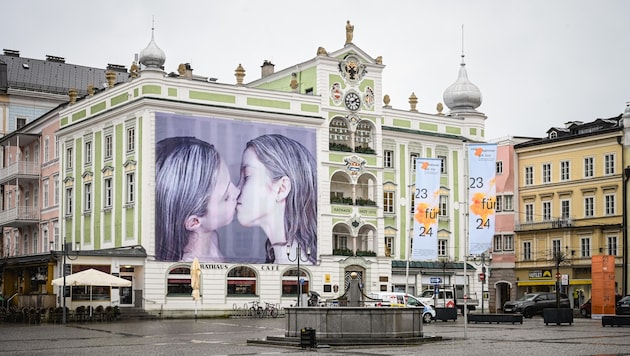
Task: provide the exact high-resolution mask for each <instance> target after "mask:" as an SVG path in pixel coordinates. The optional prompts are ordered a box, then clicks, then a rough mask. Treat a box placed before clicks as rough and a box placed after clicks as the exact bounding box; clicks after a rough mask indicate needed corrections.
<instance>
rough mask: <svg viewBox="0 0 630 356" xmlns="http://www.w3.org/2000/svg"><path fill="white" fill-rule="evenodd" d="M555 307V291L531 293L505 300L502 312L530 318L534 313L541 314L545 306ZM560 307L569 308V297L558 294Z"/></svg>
mask: <svg viewBox="0 0 630 356" xmlns="http://www.w3.org/2000/svg"><path fill="white" fill-rule="evenodd" d="M555 307H556V293H547V292H545V293H531V294H525V295H524V296H522V297H520V298H519V299H517V300H515V301H507V302H505V304H503V312H504V313H520V314H523V316H524V317H525V318H531V317H533V316H534V315H536V314H542V311H543V309H545V308H555ZM560 308H571V304H570V302H569V298H568V297H567V296H566V295H565V294H560Z"/></svg>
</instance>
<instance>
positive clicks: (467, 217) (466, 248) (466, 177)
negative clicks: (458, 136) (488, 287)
mask: <svg viewBox="0 0 630 356" xmlns="http://www.w3.org/2000/svg"><path fill="white" fill-rule="evenodd" d="M463 144H464V166H465V169H464V182H465V184H466V189H465V194H466V196H465V197H464V202H465V208H464V219H465V221H464V309H463V310H462V314H463V315H464V339H467V338H468V334H467V332H468V315H467V314H468V294H470V293H469V292H468V272H467V265H468V258H467V256H468V229H469V222H470V221H469V220H470V219H469V216H468V214H469V212H468V209H469V207H468V205H469V203H468V195H469V194H470V193H469V191H468V189H469V187H470V184H469V182H468V176H469V172H468V170H469V167H468V145H467V144H466V141H464V142H463Z"/></svg>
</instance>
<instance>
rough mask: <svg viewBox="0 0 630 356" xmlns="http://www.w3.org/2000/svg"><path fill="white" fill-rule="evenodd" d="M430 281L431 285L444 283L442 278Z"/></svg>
mask: <svg viewBox="0 0 630 356" xmlns="http://www.w3.org/2000/svg"><path fill="white" fill-rule="evenodd" d="M429 281H430V282H431V284H439V283H442V278H440V277H431V278H430V279H429Z"/></svg>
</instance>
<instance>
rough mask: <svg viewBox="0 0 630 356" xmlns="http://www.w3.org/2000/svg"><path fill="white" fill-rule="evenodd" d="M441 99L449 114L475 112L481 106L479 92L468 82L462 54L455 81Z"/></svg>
mask: <svg viewBox="0 0 630 356" xmlns="http://www.w3.org/2000/svg"><path fill="white" fill-rule="evenodd" d="M443 98H444V103H445V104H446V106H448V108H449V109H450V110H451V113H458V112H477V110H475V109H477V108H478V107H479V106H480V105H481V101H482V98H481V91H480V90H479V88H477V86H476V85H475V84H473V83H471V82H470V80H468V73H467V72H466V63H464V55H463V54H462V63H461V65H460V68H459V75H458V76H457V80H456V81H455V83H453V84H451V86H449V87H448V88H447V89H446V90H445V91H444V95H443Z"/></svg>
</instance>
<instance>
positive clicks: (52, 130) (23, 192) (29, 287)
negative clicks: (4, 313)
mask: <svg viewBox="0 0 630 356" xmlns="http://www.w3.org/2000/svg"><path fill="white" fill-rule="evenodd" d="M108 77H109V78H110V79H109V80H110V81H111V83H112V85H113V83H115V82H124V81H126V80H127V79H128V73H127V72H126V68H124V67H122V66H117V65H108V68H107V69H99V68H91V67H85V66H79V65H75V64H70V63H66V61H65V59H64V58H62V57H57V56H47V57H46V59H45V60H40V59H33V58H25V57H22V56H20V53H19V51H15V50H7V49H5V50H4V52H3V54H1V55H0V120H1V123H0V135H1V136H2V137H0V146H1V147H2V150H1V151H0V161H1V162H2V167H1V168H0V209H1V211H0V227H2V238H1V239H0V256H1V259H0V276H2V278H0V281H1V283H0V293H1V294H2V295H4V296H5V297H6V298H12V299H13V300H12V301H13V302H17V303H16V304H22V305H39V306H54V305H55V304H56V300H55V296H54V293H53V289H52V287H51V286H50V283H48V282H49V281H50V279H51V278H52V277H53V275H54V274H53V272H54V267H55V264H56V258H57V257H59V256H55V255H53V254H51V248H52V250H54V249H55V248H57V249H60V247H59V245H57V246H54V245H51V244H50V242H52V241H54V240H56V241H59V237H58V234H59V230H60V226H59V219H58V216H59V214H58V204H59V196H58V194H57V193H58V192H59V189H58V188H59V187H60V185H59V184H60V181H59V170H58V166H57V163H58V157H57V153H58V145H57V140H56V135H55V134H56V130H57V129H58V128H59V117H58V112H59V111H60V110H61V109H62V108H63V106H65V105H67V103H68V102H71V103H72V102H74V101H76V99H77V97H78V96H87V95H93V94H94V93H95V92H97V91H99V90H103V89H102V87H103V85H102V83H106V82H107V80H108V79H107V78H108Z"/></svg>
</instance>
